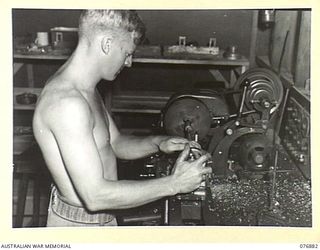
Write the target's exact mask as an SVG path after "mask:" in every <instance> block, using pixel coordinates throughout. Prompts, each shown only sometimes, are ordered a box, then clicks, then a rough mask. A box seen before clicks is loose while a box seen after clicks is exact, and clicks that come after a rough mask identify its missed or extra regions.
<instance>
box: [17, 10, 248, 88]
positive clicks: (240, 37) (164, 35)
mask: <svg viewBox="0 0 320 250" xmlns="http://www.w3.org/2000/svg"><path fill="white" fill-rule="evenodd" d="M138 13H139V14H140V16H141V18H142V19H143V21H144V23H145V24H146V27H147V34H146V36H147V38H148V40H149V41H150V44H152V45H158V44H161V45H173V44H175V43H176V42H177V40H178V36H179V35H184V36H187V42H188V41H197V42H198V44H199V45H200V46H206V45H207V43H208V41H209V38H210V37H216V38H217V45H218V46H219V47H220V48H221V49H225V48H226V47H228V46H230V45H236V46H238V49H239V53H241V54H243V55H245V56H246V57H249V50H250V48H249V46H250V35H251V19H252V13H253V10H139V11H138ZM79 15H80V10H42V9H37V10H35V9H14V10H13V11H12V17H13V35H14V37H21V36H28V35H29V37H35V34H36V32H37V31H48V32H49V30H50V28H52V27H56V26H64V27H77V24H78V18H79ZM55 70H56V67H54V66H50V67H48V66H41V65H38V66H37V67H36V68H35V72H36V76H35V80H36V86H39V85H40V86H41V85H43V83H44V82H45V81H46V79H47V78H48V77H49V76H50V74H52V72H54V71H55ZM21 74H23V71H21V72H20V76H19V74H18V75H17V77H15V84H16V85H18V86H20V85H23V84H25V83H24V82H25V77H24V76H21ZM141 75H143V77H142V76H141ZM210 80H212V77H211V75H210V74H209V73H208V72H207V70H205V69H201V68H196V69H194V68H187V70H185V69H184V68H183V67H182V68H181V67H180V68H179V67H161V66H159V67H158V68H156V69H155V68H154V65H152V66H150V65H149V66H148V65H134V67H133V68H132V69H130V70H126V71H125V72H123V73H122V75H121V77H120V78H119V79H118V80H117V88H118V89H145V90H150V89H160V90H166V88H170V90H173V91H175V90H176V89H181V86H189V85H192V84H194V83H195V82H199V81H210Z"/></svg>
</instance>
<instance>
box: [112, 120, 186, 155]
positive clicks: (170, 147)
mask: <svg viewBox="0 0 320 250" xmlns="http://www.w3.org/2000/svg"><path fill="white" fill-rule="evenodd" d="M108 119H109V133H110V143H111V146H112V148H113V151H114V153H115V155H116V156H117V157H118V158H120V159H126V160H134V159H138V158H142V157H145V156H148V155H151V154H153V153H156V152H158V151H162V152H164V153H172V152H174V151H182V150H183V149H184V147H185V144H187V143H188V140H187V139H185V138H181V137H172V136H161V135H159V136H146V137H142V136H141V137H139V136H132V135H124V134H121V133H120V132H119V130H118V128H117V127H116V125H115V123H114V121H113V119H112V118H111V116H110V115H109V114H108Z"/></svg>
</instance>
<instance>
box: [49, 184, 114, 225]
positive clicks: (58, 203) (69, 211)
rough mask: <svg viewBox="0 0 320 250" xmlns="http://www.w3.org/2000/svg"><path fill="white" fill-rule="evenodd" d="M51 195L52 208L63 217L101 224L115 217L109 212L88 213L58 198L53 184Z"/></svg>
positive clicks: (80, 221) (74, 220)
mask: <svg viewBox="0 0 320 250" xmlns="http://www.w3.org/2000/svg"><path fill="white" fill-rule="evenodd" d="M51 196H52V197H51V199H52V200H51V207H52V210H53V211H54V212H55V213H56V214H57V215H59V216H60V217H61V218H63V219H66V220H69V221H72V222H78V223H86V224H100V225H103V224H106V223H108V222H110V221H112V220H113V219H114V218H115V216H114V215H112V214H109V213H105V212H103V213H90V212H89V211H88V210H87V209H85V208H84V207H80V206H74V205H71V204H68V203H67V202H65V201H63V200H62V199H61V198H60V195H59V193H58V190H57V189H56V187H54V186H53V187H52V194H51Z"/></svg>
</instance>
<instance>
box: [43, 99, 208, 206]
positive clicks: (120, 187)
mask: <svg viewBox="0 0 320 250" xmlns="http://www.w3.org/2000/svg"><path fill="white" fill-rule="evenodd" d="M47 123H48V125H49V127H50V129H51V131H52V133H53V134H54V137H55V139H56V141H57V144H58V146H59V150H60V153H61V157H62V159H63V161H64V164H65V167H66V169H67V171H68V174H69V176H70V179H71V181H72V183H73V185H74V187H75V189H76V191H77V193H78V194H79V196H80V198H81V199H82V200H83V201H84V203H85V205H86V207H87V208H88V209H89V210H92V211H98V210H104V209H123V208H130V207H135V206H140V205H143V204H145V203H149V202H151V201H154V200H156V199H159V198H162V197H165V196H170V195H175V194H177V193H180V192H190V191H192V190H194V189H196V188H197V187H198V186H199V185H200V183H201V180H202V175H203V174H207V173H209V172H210V169H209V168H204V167H203V163H204V162H205V161H206V160H207V159H208V156H207V155H206V156H203V157H201V158H199V159H198V160H197V161H195V162H192V163H188V162H186V161H185V159H186V157H187V156H188V153H189V149H188V148H186V149H185V150H184V151H183V153H182V154H181V155H180V157H179V159H178V160H177V163H176V166H175V168H174V173H173V174H172V175H170V176H166V177H163V178H159V179H153V180H145V181H125V180H123V181H122V180H121V181H111V180H106V179H104V178H103V168H102V162H101V159H100V156H99V151H98V148H97V145H96V143H95V140H94V136H93V128H94V120H93V117H92V114H91V110H90V108H89V106H88V104H87V103H86V101H84V100H82V99H80V98H68V100H61V101H60V103H59V104H58V105H56V107H55V108H53V109H52V110H51V112H50V114H49V115H48V118H47Z"/></svg>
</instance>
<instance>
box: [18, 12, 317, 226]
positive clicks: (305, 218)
mask: <svg viewBox="0 0 320 250" xmlns="http://www.w3.org/2000/svg"><path fill="white" fill-rule="evenodd" d="M138 13H139V15H140V16H141V18H142V20H143V21H144V23H145V25H146V28H147V33H146V40H145V41H144V44H143V46H146V47H148V46H149V47H152V48H155V47H159V48H160V50H163V48H166V47H167V46H174V45H177V44H178V41H179V36H185V37H186V42H187V45H188V44H191V45H192V46H194V47H207V46H208V43H209V38H215V39H216V47H218V48H219V50H220V51H228V49H230V48H231V47H234V48H236V53H235V54H236V55H239V58H241V59H244V60H246V62H247V64H245V65H246V66H245V67H246V70H250V69H255V68H257V67H260V68H267V69H269V70H271V71H272V72H273V73H274V74H275V75H276V76H277V77H278V78H279V79H280V81H281V86H282V85H283V95H284V97H285V93H286V90H287V89H290V92H289V91H288V96H287V99H286V98H283V99H282V103H281V105H279V108H278V109H279V110H282V107H283V116H282V118H283V119H282V123H281V124H279V128H278V130H279V131H278V132H279V138H280V139H279V141H280V145H279V147H280V150H279V153H277V157H280V158H281V164H283V165H285V166H287V165H288V166H290V167H291V166H295V167H294V169H290V171H291V172H292V171H296V170H295V168H297V172H302V175H301V177H299V178H298V179H295V178H292V177H291V176H290V177H287V176H286V173H284V172H285V170H287V168H286V167H284V170H283V171H284V172H281V171H282V170H281V169H280V170H281V171H280V172H281V173H280V174H279V175H280V176H281V178H280V179H281V183H282V184H283V183H291V184H290V185H291V187H290V190H285V191H283V190H282V191H281V190H280V191H281V192H282V193H281V192H280V193H279V192H275V194H274V195H278V196H277V197H278V199H283V198H284V196H286V197H287V200H285V199H284V200H283V203H285V204H287V206H291V204H292V202H293V203H294V204H298V205H297V208H296V210H295V211H289V210H290V209H289V210H286V212H284V213H282V214H281V216H280V217H277V216H278V215H279V214H277V213H276V215H277V216H275V214H271V215H270V213H268V214H267V212H270V211H267V212H266V211H263V213H262V214H260V213H258V211H256V212H253V210H254V209H259V208H260V207H261V206H264V205H266V203H268V201H269V200H270V199H274V197H271V198H270V189H269V188H272V187H269V186H268V184H269V182H268V181H270V182H271V181H272V178H273V177H272V174H275V173H274V172H272V171H271V170H270V171H271V172H268V171H269V169H264V170H265V171H267V172H268V174H269V175H270V176H271V177H270V176H268V178H269V177H270V178H269V179H268V180H267V181H266V183H264V184H266V186H267V187H265V186H264V184H261V183H260V182H259V181H257V180H261V178H262V179H263V178H265V176H263V177H261V176H262V174H261V173H259V174H257V175H256V176H258V175H259V176H258V177H257V178H249V181H248V182H245V183H240V184H242V189H241V190H240V189H238V190H237V186H234V185H233V184H234V182H236V181H239V180H235V179H232V178H231V179H228V183H220V181H216V180H211V182H210V185H212V186H211V190H210V191H211V192H215V193H214V194H211V196H212V197H213V198H215V199H212V198H211V197H209V198H207V197H206V198H205V200H202V197H201V198H199V200H196V201H194V200H192V201H190V200H188V199H189V198H190V197H187V198H186V199H185V198H184V197H182V198H181V197H175V198H173V199H172V200H170V201H169V202H167V201H159V203H154V204H150V205H149V206H145V207H143V208H137V209H132V210H129V211H127V213H125V214H120V215H119V216H120V217H121V219H120V221H121V223H123V225H139V226H150V225H220V226H223V225H246V226H247V225H250V226H255V225H259V226H270V225H272V226H298V227H311V226H312V219H311V217H312V209H311V207H312V201H311V181H310V168H311V166H310V146H309V143H310V135H309V132H310V83H311V80H310V33H311V30H310V24H311V10H310V9H276V10H273V9H270V10H254V9H253V10H245V9H243V10H138ZM79 14H80V10H53V9H51V10H45V9H13V10H12V23H13V45H14V49H15V50H16V51H19V50H21V49H23V46H25V45H26V44H28V45H30V44H32V43H33V42H34V40H35V38H36V33H37V32H39V31H42V32H43V31H44V32H48V33H49V34H50V35H51V33H52V31H51V29H52V28H54V27H77V22H78V17H79ZM26 20H28V21H26ZM173 24H174V25H173ZM50 32H51V33H50ZM71 39H73V38H71ZM52 40H53V36H52V37H51V36H50V41H51V43H52V42H53V41H52ZM68 49H70V50H72V46H71V47H70V48H68ZM14 58H15V59H14V62H16V63H23V64H24V65H23V66H21V67H20V68H19V70H17V71H16V72H15V74H14V77H13V87H14V88H15V89H16V90H14V95H17V94H21V93H22V92H29V91H31V92H32V93H33V94H37V93H38V92H37V91H38V90H37V89H41V88H42V87H43V85H44V83H45V81H46V80H47V79H48V78H49V77H50V76H51V75H52V74H53V73H54V72H55V71H56V70H57V69H58V68H59V66H61V65H62V63H63V60H58V61H56V60H44V61H39V60H34V59H32V60H31V61H28V59H27V62H24V61H23V60H24V59H23V58H20V57H14ZM136 58H137V59H139V55H137V57H136ZM230 60H233V59H230ZM31 64H32V68H31V67H30V65H31ZM210 69H211V66H208V65H206V64H205V65H202V64H200V65H197V64H196V65H188V64H183V65H179V64H177V65H169V64H160V63H154V64H148V63H133V67H132V68H130V69H125V70H124V71H123V72H122V73H121V74H120V75H119V77H118V78H117V79H116V80H115V81H114V82H113V83H112V84H108V85H106V84H104V82H101V83H100V84H99V90H100V91H101V93H102V94H103V95H104V96H105V97H106V99H108V97H110V96H112V101H110V100H109V99H108V102H109V103H107V105H108V106H109V107H110V108H111V110H112V108H113V117H114V119H115V121H116V123H117V125H118V126H119V128H120V129H121V130H122V131H123V132H125V133H133V134H138V135H139V134H142V135H147V134H153V133H159V132H160V133H161V132H163V126H161V122H163V121H161V119H162V117H161V116H162V115H163V113H162V111H163V109H164V108H165V107H166V105H167V102H168V101H169V100H170V98H171V97H172V95H174V94H175V93H177V92H181V91H190V90H194V89H197V88H201V87H203V86H205V88H206V89H207V88H211V87H212V88H215V89H216V88H218V89H223V90H226V89H228V86H229V87H230V86H231V84H230V85H228V84H226V82H232V77H234V76H231V75H230V73H229V71H230V68H229V67H228V66H222V67H220V68H219V73H218V74H212V73H210ZM235 72H236V73H235V74H236V78H237V79H239V78H240V75H241V74H243V73H244V72H240V73H239V70H238V71H237V70H235ZM254 73H255V72H254ZM271 78H272V77H271ZM278 78H277V79H278ZM272 80H274V79H272ZM235 84H237V82H235ZM239 84H240V83H239ZM226 86H227V87H226ZM275 88H276V87H275ZM28 89H29V90H28ZM17 90H18V92H17ZM150 96H151V97H152V98H150V99H147V100H146V97H150ZM14 98H15V96H14ZM228 98H229V97H228ZM231 99H232V98H231ZM141 100H143V101H144V105H145V106H143V105H137V103H138V102H141ZM290 101H291V102H290ZM135 105H136V106H135ZM129 106H134V107H136V109H135V111H132V110H130V108H128V107H129ZM227 106H228V108H229V105H227ZM230 109H231V108H230ZM234 110H236V111H238V110H237V107H234ZM292 110H294V112H295V113H294V112H293V111H292ZM288 111H290V112H293V113H290V114H289V113H288ZM279 112H280V111H279ZM13 113H14V126H15V129H14V131H15V133H16V135H19V134H28V131H30V129H29V128H30V124H31V121H32V114H33V109H32V108H28V107H27V108H25V107H23V108H22V107H21V106H20V107H19V105H17V106H16V108H14V111H13ZM300 114H301V117H300ZM218 115H220V114H218ZM290 119H291V120H292V119H293V120H294V119H301V121H302V120H303V119H306V120H307V121H306V123H307V124H306V126H307V127H308V128H307V133H306V134H304V137H303V143H304V145H303V146H304V147H308V148H307V149H305V148H304V150H302V149H301V150H302V151H303V152H305V153H301V154H300V151H299V150H300V148H299V150H297V149H296V148H293V147H295V146H294V145H292V142H291V141H288V138H286V136H289V139H290V140H292V138H291V137H290V136H291V135H289V134H288V135H287V134H286V133H287V132H285V131H286V126H287V127H288V128H287V131H288V133H289V132H290V131H293V132H291V133H294V131H297V130H298V131H299V133H300V127H297V125H296V124H292V123H290V124H289V123H288V121H289V120H290ZM291 120H290V121H291ZM301 121H300V122H301ZM271 123H272V122H271ZM273 125H274V124H273ZM274 126H277V125H274ZM290 126H293V128H292V127H290ZM291 128H292V129H293V130H290V129H291ZM274 130H277V129H274ZM292 136H293V135H292ZM248 140H250V138H249V139H248ZM252 140H258V139H256V138H255V139H252ZM285 140H287V141H285ZM295 140H297V138H295ZM27 143H30V142H25V141H23V142H22V144H23V146H24V145H25V144H27ZM237 143H239V142H237ZM240 143H242V142H240ZM250 143H251V142H250ZM285 143H286V145H284V144H285ZM258 144H259V143H258ZM16 145H18V146H16V147H20V146H21V145H20V144H16ZM259 145H260V144H259ZM14 147H15V144H14ZM266 147H267V146H266ZM268 147H269V146H268ZM297 147H298V146H297ZM299 147H300V145H299ZM301 147H302V146H301ZM28 150H29V151H28V154H29V155H32V158H31V163H30V159H28V161H29V163H28V164H33V163H34V162H38V161H39V162H41V156H40V155H39V151H38V150H37V148H36V147H32V148H31V149H30V148H28ZM30 150H31V151H30ZM231 151H232V150H231ZM231 151H230V152H231ZM297 151H299V152H298V153H297ZM302 151H301V152H302ZM296 154H299V155H298V156H297V157H298V159H296ZM302 154H303V157H305V158H306V161H307V165H308V166H307V167H305V166H303V167H302V170H301V169H300V168H299V164H300V163H296V161H298V162H299V161H302V158H301V157H302V156H301V155H302ZM279 155H280V156H279ZM271 156H272V157H274V155H273V154H271V153H270V157H271ZM157 157H159V158H157ZM299 157H300V158H299ZM305 158H303V160H305ZM155 159H156V160H155ZM159 159H160V160H159ZM162 160H163V159H162V158H161V156H155V158H152V159H149V158H148V159H142V160H141V161H137V162H119V173H120V174H123V175H125V177H128V176H129V177H131V178H133V179H135V178H137V179H139V178H146V177H147V176H146V175H145V174H146V173H145V169H141V168H140V167H137V168H131V169H133V170H130V171H132V172H126V173H124V170H123V169H122V166H126V165H130V164H135V165H139V166H150V165H152V164H153V165H155V164H160V165H161V164H162V163H163V162H162ZM167 160H168V159H165V160H164V161H167ZM240 161H242V159H240ZM282 161H284V162H285V163H283V162H282ZM40 164H41V163H40ZM270 164H271V163H270ZM272 164H273V163H272ZM272 164H271V165H272ZM279 164H280V163H279ZM160 168H161V167H160ZM306 168H307V170H306ZM42 171H43V172H44V173H42V174H41V176H40V179H37V177H34V176H32V174H31V175H30V173H29V172H28V175H29V177H30V181H29V182H28V184H27V186H26V187H27V189H26V190H25V191H27V194H24V195H21V192H22V188H21V185H22V184H23V183H24V184H25V183H26V180H25V176H24V175H23V173H22V174H21V173H17V175H14V178H13V187H14V188H13V190H14V192H13V213H12V215H13V227H38V226H44V225H45V219H46V207H47V202H48V201H47V198H48V187H49V183H50V177H49V176H48V175H47V173H45V170H42ZM291 172H290V173H291ZM306 172H307V174H306ZM147 174H150V173H149V172H147ZM152 174H153V173H152ZM157 174H159V173H156V174H154V175H152V176H151V177H154V176H155V175H157ZM306 175H307V176H306ZM35 176H37V174H36V175H35ZM29 177H28V178H29ZM250 185H251V186H250ZM262 186H263V187H262ZM291 188H292V189H291ZM226 192H228V194H230V195H229V196H228V195H227V196H223V197H222V196H221V197H222V198H221V199H220V198H219V195H225V194H226ZM283 192H284V193H283ZM297 192H300V193H298V194H297ZM248 193H249V195H251V197H253V198H252V199H254V198H256V199H260V200H261V204H256V203H255V202H254V201H252V202H253V203H254V205H255V206H252V207H251V208H250V209H249V210H248V208H247V206H250V204H244V203H243V202H244V200H245V199H246V198H245V197H247V196H246V195H248ZM23 196H24V197H23ZM21 197H23V199H24V201H22V202H21V200H19V199H21ZM241 197H243V199H241ZM288 197H289V198H288ZM191 199H194V197H191ZM196 199H198V198H196ZM289 199H290V200H289ZM293 200H295V201H293ZM200 203H201V204H200ZM280 203H281V202H280ZM302 203H303V204H302ZM35 204H36V205H35ZM168 204H169V208H168V207H167V208H164V207H165V206H168ZM215 204H219V206H221V209H220V207H219V206H217V207H215ZM281 205H283V204H281ZM21 206H22V207H21ZM266 206H268V205H266ZM283 206H284V207H285V205H283ZM280 208H281V207H280ZM280 208H279V209H280ZM170 209H171V210H170ZM172 209H173V210H172ZM273 209H274V207H273ZM168 210H169V211H168ZM178 210H179V212H177V211H178ZM170 211H171V212H170ZM217 211H218V212H217ZM220 212H221V215H219V216H220V217H219V216H216V215H213V213H216V214H219V213H220ZM276 212H277V211H276ZM166 213H167V215H168V213H169V214H170V216H171V221H170V222H168V221H167V220H166V219H168V218H167V216H166ZM224 213H226V214H227V215H225V214H224ZM228 213H229V214H228ZM256 217H259V218H258V219H257V218H256ZM293 217H294V218H293ZM284 218H285V219H284Z"/></svg>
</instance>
